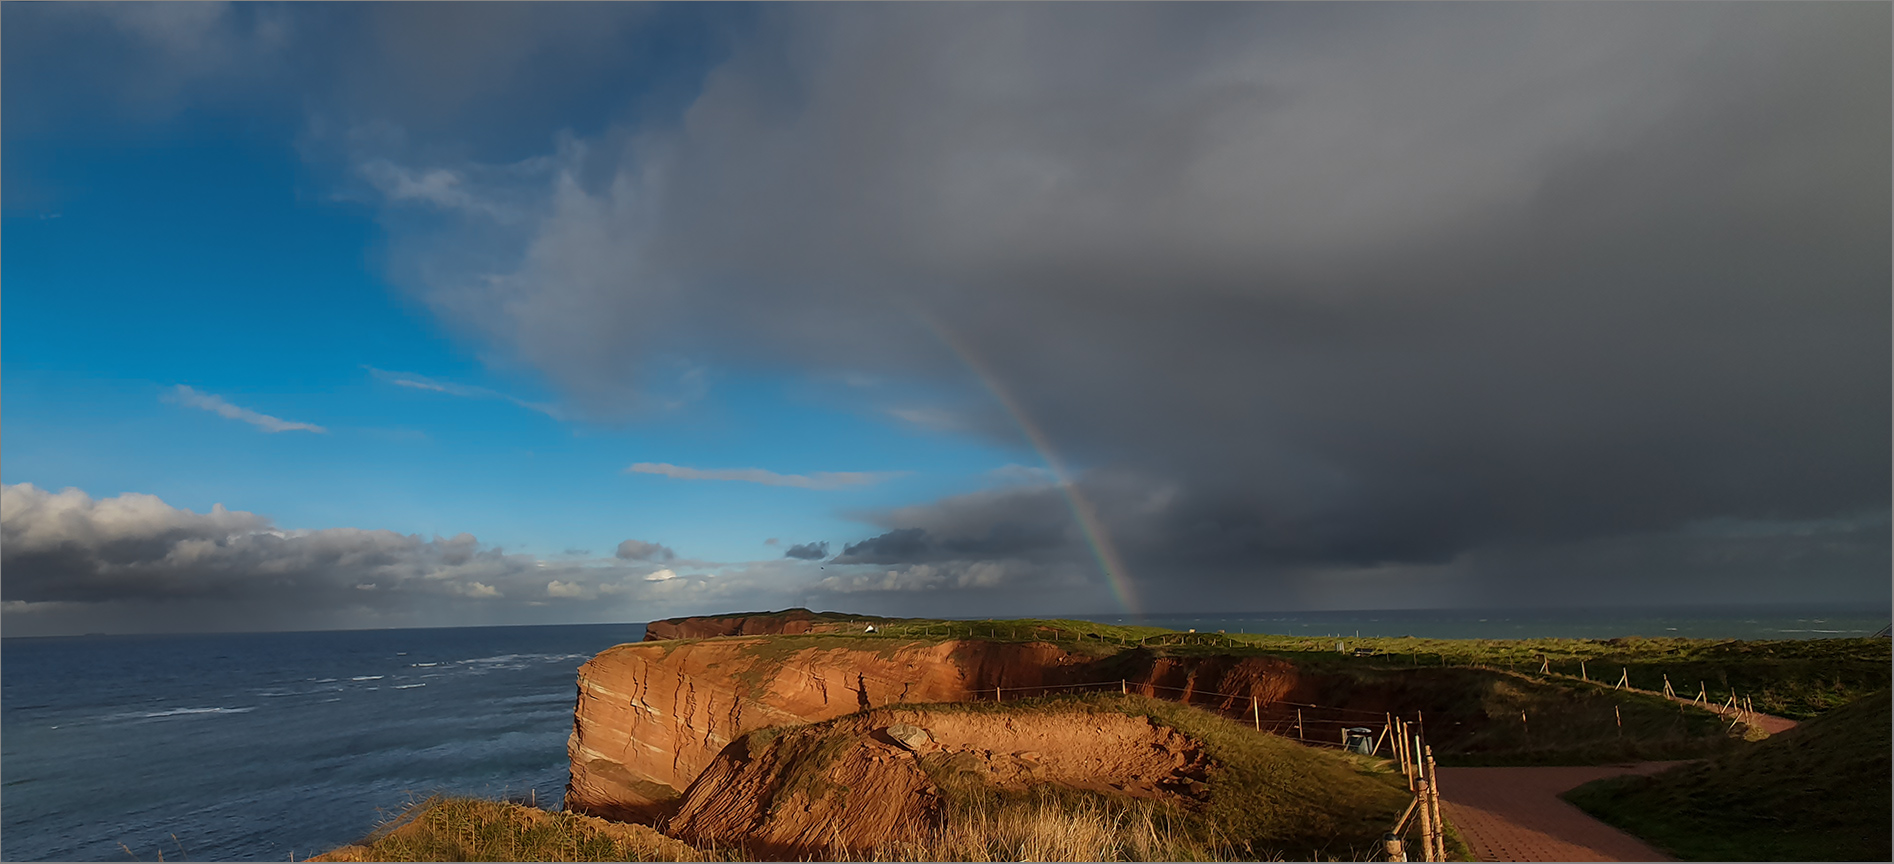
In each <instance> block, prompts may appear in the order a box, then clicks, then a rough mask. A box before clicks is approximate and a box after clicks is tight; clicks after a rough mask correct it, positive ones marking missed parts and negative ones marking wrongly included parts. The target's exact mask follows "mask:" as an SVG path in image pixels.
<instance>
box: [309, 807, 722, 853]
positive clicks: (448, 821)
mask: <svg viewBox="0 0 1894 864" xmlns="http://www.w3.org/2000/svg"><path fill="white" fill-rule="evenodd" d="M728 858H729V856H727V855H725V854H721V853H719V852H718V851H717V850H709V851H705V850H701V849H697V848H695V847H692V846H690V845H689V844H686V843H682V842H679V841H677V840H673V839H671V838H669V837H666V836H664V835H662V834H659V833H658V832H657V831H656V830H654V829H652V828H651V827H649V826H646V825H627V824H622V823H618V822H607V821H606V820H604V819H597V818H593V817H590V816H583V815H580V814H577V813H548V812H546V811H544V810H537V809H534V808H531V807H523V806H520V805H518V804H511V803H507V802H504V801H484V800H480V799H477V798H430V799H428V800H426V801H423V802H421V803H419V804H416V805H414V806H412V807H410V808H409V809H408V810H407V812H405V813H403V814H402V815H401V816H399V817H396V818H395V819H394V820H393V821H391V822H389V823H388V824H387V825H384V826H382V828H381V829H379V830H377V831H376V832H375V833H374V834H371V835H370V836H369V837H368V839H366V840H364V841H362V843H360V844H356V845H350V846H344V847H342V848H340V849H336V850H334V851H332V852H329V853H326V854H323V855H318V856H316V857H315V858H311V859H309V860H311V861H717V860H728Z"/></svg>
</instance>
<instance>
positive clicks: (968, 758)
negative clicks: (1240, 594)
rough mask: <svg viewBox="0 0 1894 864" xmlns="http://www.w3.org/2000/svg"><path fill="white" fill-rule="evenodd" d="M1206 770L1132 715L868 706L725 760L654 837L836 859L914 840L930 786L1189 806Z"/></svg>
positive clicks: (934, 808)
mask: <svg viewBox="0 0 1894 864" xmlns="http://www.w3.org/2000/svg"><path fill="white" fill-rule="evenodd" d="M897 732H902V733H904V734H903V736H902V737H905V738H906V739H907V740H906V741H903V740H898V739H897V737H896V733H897ZM1209 769H1210V763H1209V760H1208V759H1207V758H1206V757H1205V756H1204V754H1203V751H1202V748H1201V747H1200V746H1199V745H1198V744H1197V742H1195V741H1192V740H1190V739H1189V738H1187V737H1185V736H1183V735H1181V734H1178V733H1177V732H1176V731H1175V730H1173V729H1170V728H1168V727H1164V726H1159V725H1156V724H1154V723H1152V722H1151V721H1150V719H1148V718H1146V717H1134V716H1126V715H1124V714H1118V713H1114V712H1095V711H1088V710H1082V709H1078V710H1057V711H1031V712H1021V713H1011V712H1008V713H999V712H968V711H951V710H948V711H941V710H928V709H906V708H893V709H880V710H875V711H870V712H865V713H863V714H860V715H857V716H854V717H848V718H844V719H842V720H839V721H835V722H832V723H825V724H820V725H813V726H803V727H799V728H796V729H791V730H787V731H784V732H781V733H780V734H776V735H772V736H767V737H766V738H765V737H764V736H755V735H753V736H750V737H749V738H747V739H744V740H742V741H739V742H738V743H737V744H736V745H735V746H732V747H729V748H727V749H725V750H724V751H723V752H722V753H721V754H719V755H718V756H717V758H716V759H715V760H714V761H713V762H712V763H711V764H710V766H709V767H708V768H707V769H706V770H705V771H704V773H703V774H702V775H701V776H699V777H698V778H697V781H696V782H694V783H692V784H691V786H690V789H689V791H688V792H687V793H686V795H685V796H684V800H683V803H682V806H681V807H680V809H679V810H678V812H677V814H676V815H675V816H673V817H672V818H671V819H670V820H669V822H668V824H667V826H666V833H667V834H669V835H671V836H673V837H681V838H686V839H688V840H690V841H691V842H694V843H699V844H712V845H715V846H725V847H727V846H733V845H736V846H742V847H745V848H747V849H748V851H749V852H750V853H751V854H753V855H756V854H760V855H764V856H766V857H770V858H776V859H781V860H799V859H804V858H808V857H811V856H822V855H829V856H836V855H841V854H848V853H860V852H863V851H866V850H871V849H873V848H874V847H876V846H877V845H880V844H884V843H888V842H891V841H893V842H899V841H903V840H913V839H918V838H917V837H915V836H914V835H915V834H916V833H917V832H920V831H924V830H925V829H926V828H928V827H929V826H930V825H932V824H933V823H934V822H935V817H936V816H937V815H938V809H939V808H938V804H939V802H940V800H941V790H940V789H939V788H937V787H936V785H935V782H934V779H935V778H943V779H946V778H954V780H955V782H968V781H973V782H978V783H980V784H982V785H986V786H992V787H998V788H1001V789H1021V788H1025V787H1027V786H1031V785H1037V784H1041V783H1050V784H1055V785H1062V786H1067V787H1071V788H1079V789H1093V790H1100V791H1104V790H1111V791H1114V792H1118V793H1121V794H1126V795H1132V796H1137V797H1147V798H1159V797H1166V796H1170V797H1194V796H1196V795H1200V794H1201V792H1202V790H1203V789H1204V781H1205V777H1206V775H1207V772H1208V771H1209Z"/></svg>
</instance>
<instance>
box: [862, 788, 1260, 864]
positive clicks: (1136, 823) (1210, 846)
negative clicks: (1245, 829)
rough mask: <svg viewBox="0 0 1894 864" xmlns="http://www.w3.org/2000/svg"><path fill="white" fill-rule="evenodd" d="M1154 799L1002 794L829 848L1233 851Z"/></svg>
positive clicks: (1009, 855)
mask: <svg viewBox="0 0 1894 864" xmlns="http://www.w3.org/2000/svg"><path fill="white" fill-rule="evenodd" d="M1170 815H1171V814H1170V813H1169V812H1168V811H1167V810H1165V809H1164V808H1162V807H1159V806H1154V805H1153V806H1138V805H1122V806H1121V805H1115V804H1109V803H1101V802H1100V801H1098V800H1093V799H1080V800H1077V801H1073V800H1071V799H1069V798H1068V799H1065V800H1060V799H1057V798H1054V797H1051V796H1038V797H1036V798H1035V799H1033V800H1025V801H1022V800H1013V801H1002V800H1000V799H997V798H986V799H983V800H980V801H977V802H972V803H969V804H967V805H965V806H961V807H956V808H955V812H954V813H952V814H951V815H949V817H948V818H947V819H946V820H944V822H943V823H942V824H941V826H940V827H938V828H936V829H934V830H932V831H928V832H926V833H925V834H923V835H922V836H921V837H920V838H919V839H913V840H890V841H888V842H885V843H883V844H881V845H879V846H877V847H875V848H874V849H872V850H868V852H867V853H866V854H862V853H859V852H857V853H853V854H851V853H849V852H848V851H847V850H843V849H835V850H831V855H830V856H829V857H830V858H831V859H834V860H869V861H1231V860H1239V856H1238V855H1237V854H1236V853H1235V851H1234V850H1231V849H1228V848H1222V847H1220V846H1219V845H1218V844H1215V843H1204V842H1201V841H1199V840H1198V839H1196V838H1194V837H1192V836H1190V835H1189V833H1187V832H1186V831H1184V830H1183V829H1182V827H1181V826H1180V825H1179V824H1177V823H1176V822H1174V821H1173V820H1172V819H1171V818H1169V817H1170Z"/></svg>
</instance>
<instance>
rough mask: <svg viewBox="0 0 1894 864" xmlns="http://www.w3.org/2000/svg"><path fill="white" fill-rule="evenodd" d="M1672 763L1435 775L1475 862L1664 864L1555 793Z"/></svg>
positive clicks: (1656, 854)
mask: <svg viewBox="0 0 1894 864" xmlns="http://www.w3.org/2000/svg"><path fill="white" fill-rule="evenodd" d="M1675 764H1677V763H1675V762H1643V763H1639V764H1637V765H1605V766H1597V767H1589V766H1588V767H1555V768H1442V769H1440V799H1441V801H1440V809H1441V812H1442V815H1443V816H1445V817H1446V819H1447V821H1448V822H1450V823H1452V824H1453V827H1454V828H1456V829H1458V830H1459V832H1460V837H1461V838H1462V839H1464V840H1466V842H1467V845H1468V846H1469V847H1472V850H1473V855H1474V857H1476V858H1478V859H1479V860H1481V861H1670V860H1673V859H1671V858H1669V857H1668V856H1665V855H1664V854H1663V853H1661V852H1658V851H1657V850H1655V849H1652V848H1651V847H1649V846H1647V845H1645V844H1644V841H1642V840H1639V839H1637V838H1636V837H1632V836H1631V835H1629V834H1626V833H1624V832H1623V831H1619V830H1618V829H1616V828H1613V827H1611V826H1610V825H1606V824H1605V823H1603V822H1600V821H1598V820H1596V819H1593V818H1592V817H1590V816H1588V815H1586V814H1585V812H1584V811H1583V810H1580V809H1578V808H1577V807H1574V806H1572V805H1570V804H1568V803H1566V802H1565V801H1564V799H1561V798H1559V797H1558V796H1559V793H1561V792H1564V791H1566V790H1568V789H1572V788H1574V787H1577V786H1581V785H1583V784H1586V783H1589V782H1591V781H1593V780H1598V779H1601V778H1604V777H1615V776H1617V775H1619V774H1650V773H1654V772H1657V771H1662V770H1663V769H1665V768H1668V767H1670V766H1672V765H1675Z"/></svg>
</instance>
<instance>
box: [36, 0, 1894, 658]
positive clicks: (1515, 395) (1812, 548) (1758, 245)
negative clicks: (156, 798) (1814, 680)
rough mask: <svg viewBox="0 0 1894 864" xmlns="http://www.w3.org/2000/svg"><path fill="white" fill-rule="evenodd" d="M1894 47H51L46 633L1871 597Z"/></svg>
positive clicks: (390, 34) (1585, 22) (1096, 27)
mask: <svg viewBox="0 0 1894 864" xmlns="http://www.w3.org/2000/svg"><path fill="white" fill-rule="evenodd" d="M1891 24H1894V22H1891V21H1890V11H1889V8H1888V6H1887V5H1886V4H1868V3H1819V2H1812V3H1793V4H1772V3H1741V4H1724V3H1689V4H1671V3H1665V4H1658V3H1611V4H1591V3H1535V4H1434V3H1397V4H1375V3H1312V4H1302V3H1298V4H1273V3H1271V4H1168V3H1166V4H1138V3H1124V4H1100V5H1092V4H945V5H934V4H892V5H868V4H836V5H800V4H767V5H760V6H752V5H736V4H676V5H642V4H617V3H613V4H602V3H601V4H510V3H479V4H467V5H462V4H454V3H425V4H419V3H417V4H353V3H350V4H323V3H298V4H286V5H274V4H229V5H225V4H217V3H186V4H167V3H138V4H122V5H121V4H114V3H93V4H25V3H8V4H5V5H4V6H0V205H3V206H0V209H3V211H4V214H3V219H0V283H3V286H4V287H3V291H4V293H3V294H0V303H3V306H0V311H3V313H4V314H3V315H0V393H3V396H4V398H3V399H0V434H3V435H4V440H3V441H0V443H3V445H4V447H3V450H0V480H3V481H4V484H5V485H4V490H3V497H0V522H3V527H4V534H3V536H0V628H3V629H4V632H5V633H7V634H8V635H38V634H55V633H82V632H131V631H169V630H186V631H188V630H273V629H331V628H363V627H395V626H448V625H478V624H501V623H568V622H570V623H578V622H595V621H646V620H652V619H656V618H662V617H669V616H674V615H684V614H704V613H714V612H727V611H739V610H758V609H776V608H785V607H789V606H810V607H813V608H821V609H845V610H850V611H857V612H861V613H866V614H896V615H916V616H920V615H926V616H964V617H974V616H1018V615H1054V614H1090V615H1114V614H1116V615H1137V614H1158V613H1167V612H1168V613H1178V612H1198V611H1206V610H1217V611H1226V612H1227V611H1259V612H1260V611H1296V610H1313V609H1362V608H1367V609H1395V608H1489V607H1491V608H1532V607H1587V606H1590V607H1596V606H1663V605H1670V606H1675V605H1716V604H1735V605H1742V604H1782V603H1822V604H1846V605H1866V606H1878V607H1880V608H1886V607H1887V606H1888V605H1889V604H1890V602H1894V598H1891V597H1890V583H1889V575H1888V574H1889V572H1890V566H1891V565H1894V560H1891V555H1890V542H1891V537H1890V492H1891V491H1894V490H1891V489H1890V477H1891V476H1894V460H1891V459H1890V432H1891V430H1890V413H1891V411H1890V409H1891V407H1894V398H1891V396H1890V394H1891V393H1894V375H1891V373H1890V357H1891V355H1894V352H1891V351H1890V347H1891V346H1890V322H1891V321H1894V308H1891V306H1894V304H1891V302H1890V282H1891V281H1894V271H1891V268H1890V260H1891V259H1894V246H1891V244H1890V236H1891V234H1894V218H1891V213H1894V211H1891V209H1890V188H1894V177H1891V176H1890V162H1891V161H1894V142H1891V141H1890V129H1891V128H1894V118H1891V116H1890V104H1891V103H1894V92H1891V85H1890V81H1894V65H1891V60H1890V56H1891V51H1890V37H1889V33H1890V31H1891V30H1894V26H1891Z"/></svg>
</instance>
